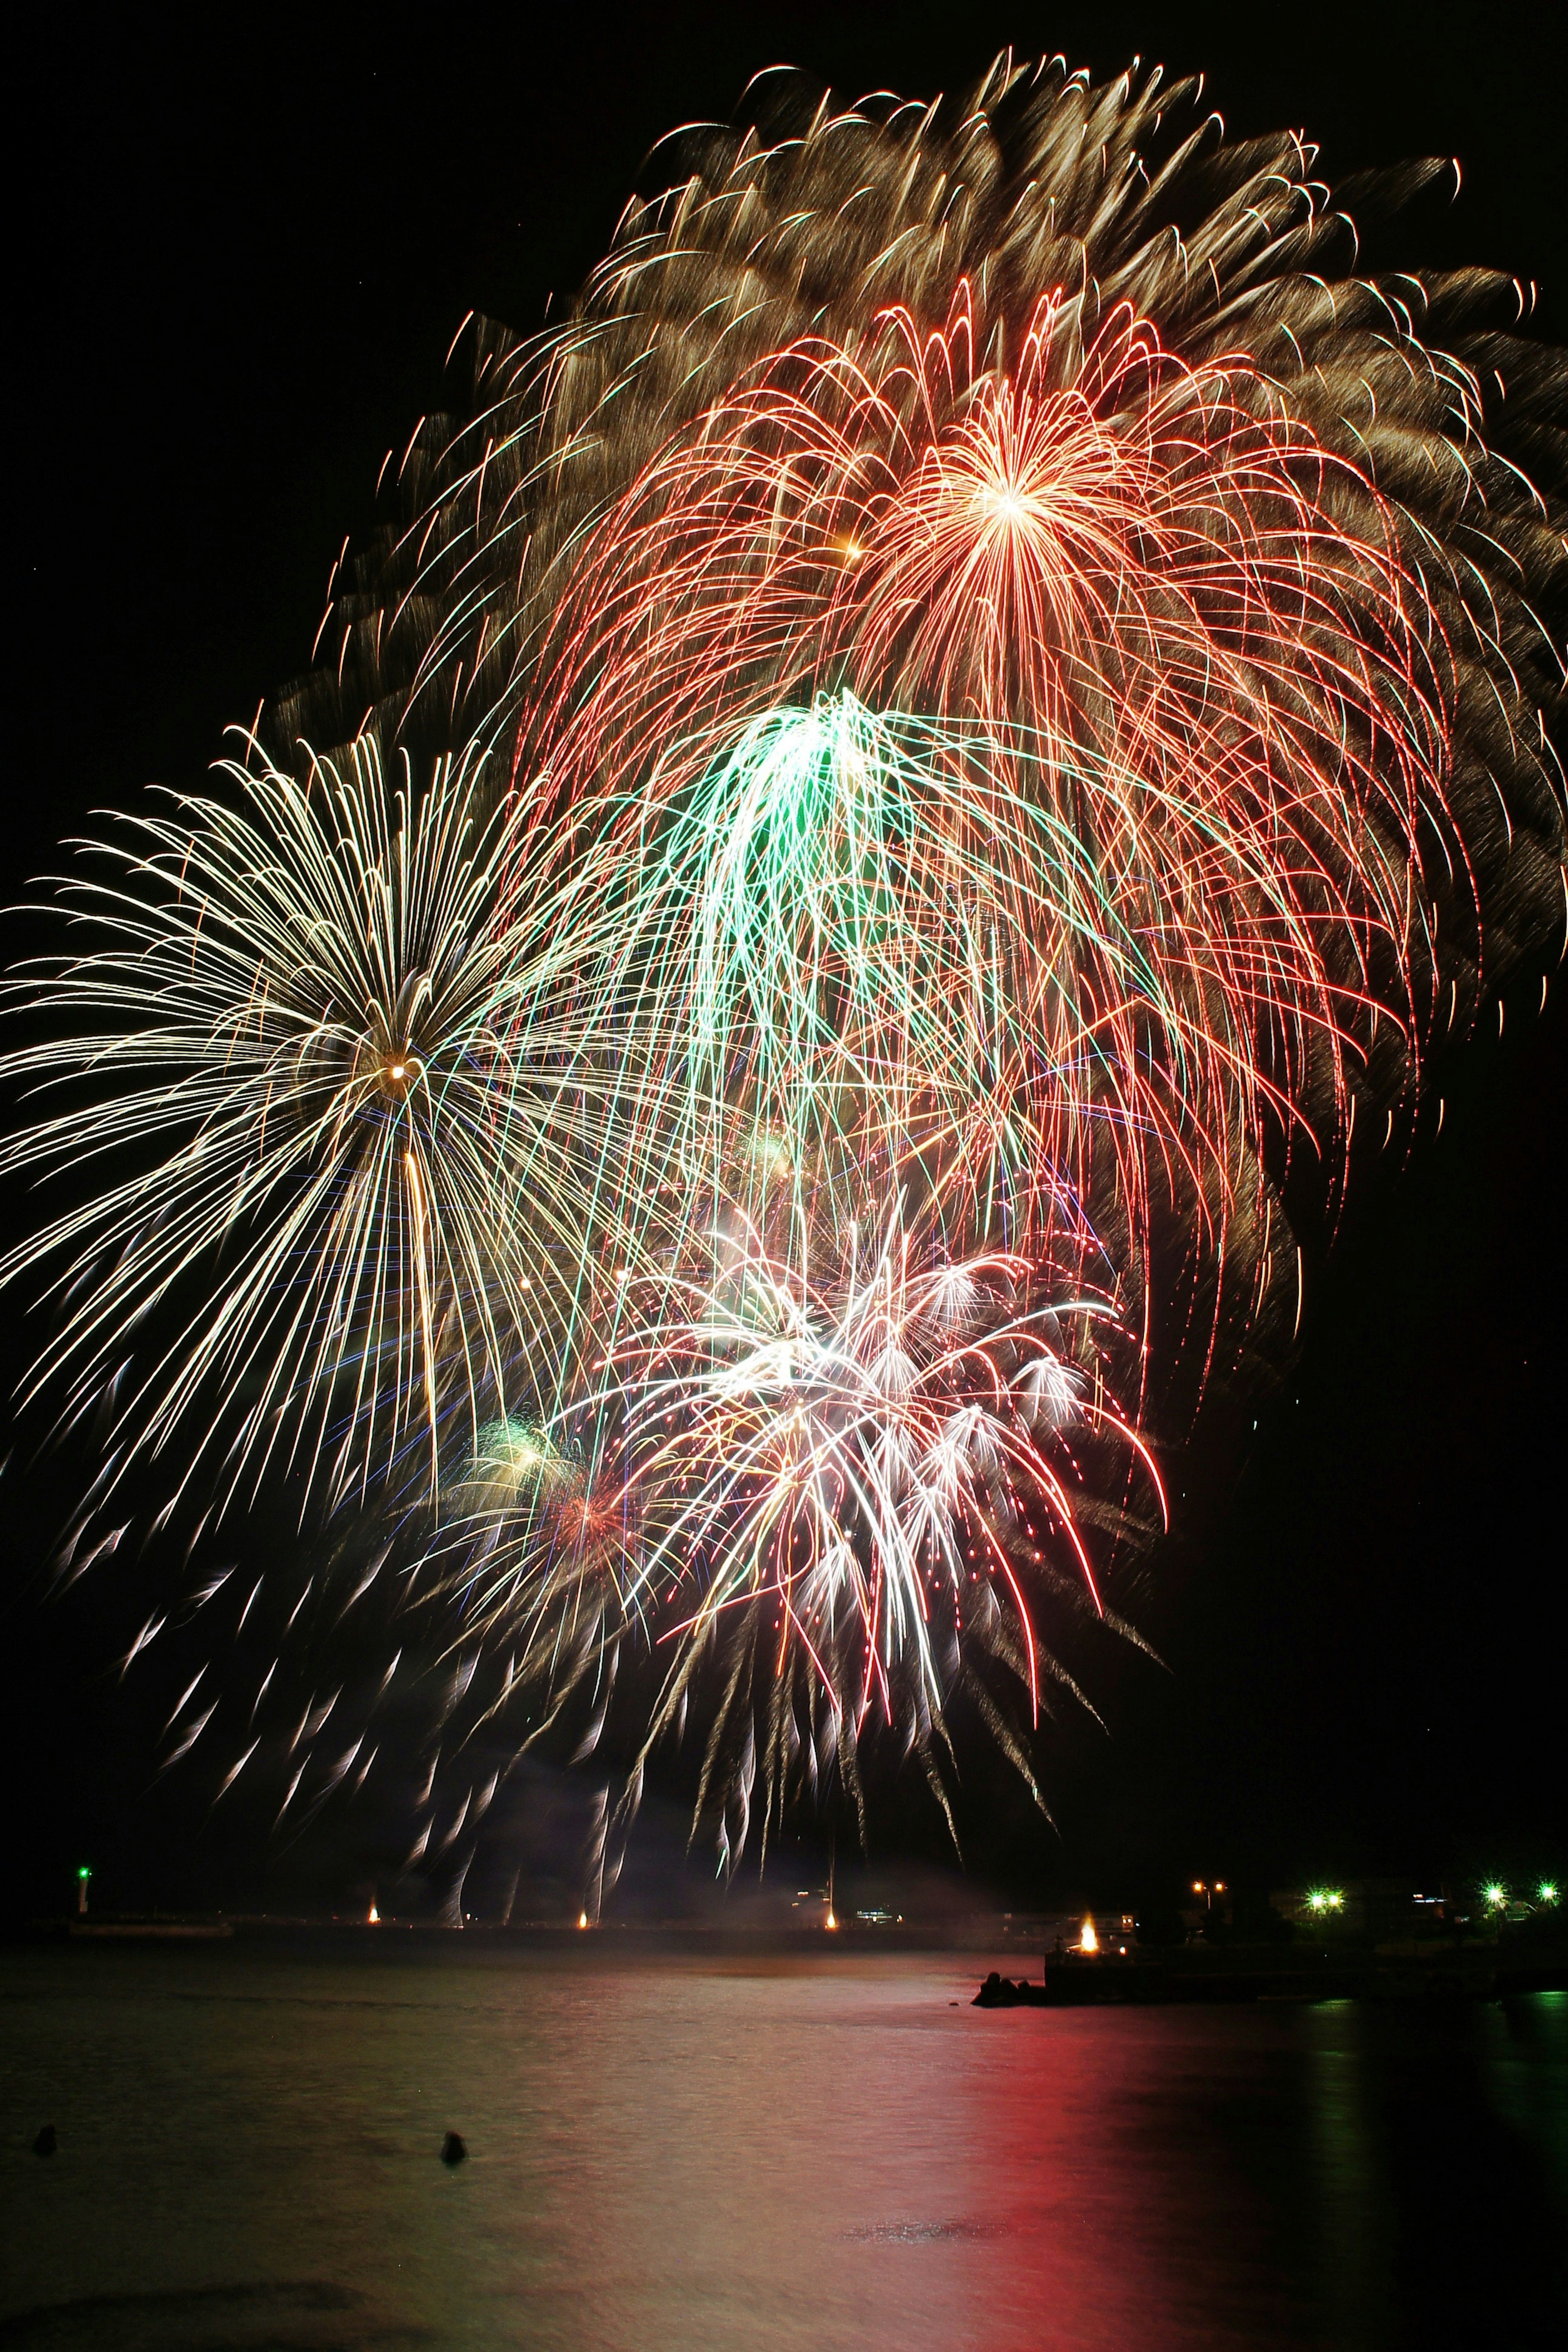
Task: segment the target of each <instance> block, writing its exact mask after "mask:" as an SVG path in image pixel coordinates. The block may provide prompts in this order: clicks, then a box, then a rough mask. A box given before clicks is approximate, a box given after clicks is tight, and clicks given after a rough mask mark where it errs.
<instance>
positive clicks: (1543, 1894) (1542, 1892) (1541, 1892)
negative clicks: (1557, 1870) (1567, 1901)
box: [1535, 1878, 1557, 1905]
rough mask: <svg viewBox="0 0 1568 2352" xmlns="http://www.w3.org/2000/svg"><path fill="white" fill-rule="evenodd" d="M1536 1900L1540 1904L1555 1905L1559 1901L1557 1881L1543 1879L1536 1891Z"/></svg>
mask: <svg viewBox="0 0 1568 2352" xmlns="http://www.w3.org/2000/svg"><path fill="white" fill-rule="evenodd" d="M1535 1899H1536V1901H1537V1902H1538V1903H1545V1904H1548V1905H1550V1904H1553V1903H1555V1902H1556V1900H1557V1882H1556V1880H1555V1879H1552V1878H1543V1879H1542V1882H1541V1884H1540V1885H1539V1886H1538V1887H1537V1888H1536V1890H1535Z"/></svg>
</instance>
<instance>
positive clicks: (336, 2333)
mask: <svg viewBox="0 0 1568 2352" xmlns="http://www.w3.org/2000/svg"><path fill="white" fill-rule="evenodd" d="M983 1965H988V1963H985V1962H983V1961H981V1960H978V1959H977V1960H975V1961H967V1962H964V1963H963V1964H959V1963H955V1962H953V1961H952V1960H950V1959H945V1958H913V1959H910V1958H898V1959H873V1958H857V1957H849V1958H844V1957H839V1958H835V1959H834V1960H832V1961H824V1962H816V1963H813V1964H812V1965H809V1966H805V1965H791V1964H788V1963H784V1962H777V1963H767V1964H763V1965H748V1964H742V1963H698V1962H695V1961H689V1960H688V1961H680V1960H675V1961H662V1962H659V1963H658V1964H649V1965H645V1966H632V1967H626V1966H612V1965H607V1964H604V1963H601V1964H599V1965H591V1964H589V1963H588V1961H587V1960H586V1958H578V1957H577V1956H575V1955H574V1958H573V1962H572V1963H571V1964H564V1963H559V1962H551V1963H541V1962H537V1961H527V1960H522V1961H520V1960H518V1959H517V1958H507V1957H505V1956H496V1955H493V1954H489V1953H486V1952H483V1951H476V1950H475V1949H474V1948H473V1947H472V1946H471V1945H470V1946H468V1947H461V1946H458V1945H456V1944H454V1946H453V1947H452V1948H450V1949H449V1950H447V1952H446V1953H445V1954H444V1955H443V1956H441V1957H439V1958H415V1957H405V1956H402V1955H399V1954H397V1953H395V1952H393V1953H389V1954H387V1955H384V1956H382V1957H378V1958H375V1959H374V1960H365V1959H359V1958H355V1959H345V1958H331V1959H326V1958H321V1957H320V1956H319V1955H318V1956H310V1955H302V1956H296V1957H293V1958H289V1957H267V1958H258V1957H256V1956H255V1955H253V1954H252V1953H249V1952H247V1951H246V1950H244V1949H242V1948H240V1949H236V1948H230V1949H226V1950H220V1951H206V1952H190V1953H180V1954H174V1955H171V1956H163V1955H155V1954H148V1953H133V1952H102V1951H99V1952H82V1951H79V1950H77V1951H68V1952H60V1953H47V1954H46V1953H29V1954H26V1955H20V1956H17V1955H13V1956H10V1957H9V1958H6V1959H5V1961H4V1963H3V1964H0V1995H3V1996H4V1997H5V2000H4V2013H5V2018H6V2040H7V2044H8V2046H9V2049H10V2050H11V2052H12V2053H14V2054H15V2058H16V2063H12V2064H10V2065H9V2066H8V2068H7V2070H6V2073H7V2078H8V2079H7V2083H6V2089H5V2108H6V2122H5V2150H4V2157H3V2161H4V2163H5V2170H6V2175H7V2178H6V2180H5V2206H6V2211H7V2215H8V2233H7V2234H8V2248H7V2252H5V2255H4V2256H3V2257H0V2259H3V2260H4V2262H5V2272H4V2273H3V2276H4V2290H3V2296H0V2312H4V2313H7V2314H10V2315H12V2316H11V2317H10V2318H9V2320H7V2321H3V2322H0V2344H9V2343H39V2344H51V2345H59V2346H72V2347H75V2346H87V2345H98V2344H104V2345H113V2346H115V2347H129V2352H136V2347H139V2346H140V2345H142V2344H146V2345H149V2346H152V2345H157V2346H159V2347H180V2346H191V2347H194V2346H196V2345H200V2346H203V2347H216V2346H220V2345H223V2346H227V2345H234V2346H253V2347H259V2346H261V2345H264V2344H265V2345H267V2346H269V2347H306V2346H310V2347H316V2346H337V2347H358V2346H369V2345H376V2346H384V2345H393V2346H395V2345H402V2344H407V2345H410V2346H414V2345H417V2346H429V2347H446V2346H448V2345H462V2346H465V2347H490V2346H496V2347H504V2346H519V2345H521V2346H541V2347H562V2352H586V2347H595V2352H619V2347H627V2352H632V2347H636V2352H647V2347H666V2346H668V2347H682V2352H685V2347H692V2352H697V2348H698V2347H736V2346H745V2347H767V2352H786V2347H807V2346H809V2347H811V2352H825V2347H837V2346H842V2347H857V2352H879V2347H899V2352H907V2347H927V2346H929V2347H940V2352H965V2347H974V2352H1036V2347H1044V2346H1054V2345H1058V2344H1060V2345H1064V2346H1065V2345H1069V2344H1070V2345H1072V2346H1075V2347H1093V2346H1101V2345H1103V2346H1110V2345H1116V2346H1118V2347H1124V2346H1127V2345H1129V2344H1135V2343H1142V2344H1148V2345H1154V2346H1158V2347H1174V2352H1183V2347H1207V2346H1224V2345H1236V2346H1243V2345H1247V2346H1251V2345H1270V2346H1272V2345H1281V2346H1295V2345H1312V2346H1318V2345H1321V2346H1334V2347H1342V2346H1345V2347H1353V2346H1361V2345H1366V2346H1369V2347H1370V2346H1377V2347H1384V2346H1387V2345H1393V2344H1398V2343H1401V2342H1404V2341H1410V2342H1417V2341H1419V2342H1421V2343H1423V2344H1424V2345H1430V2344H1432V2343H1434V2342H1442V2341H1452V2340H1456V2339H1457V2338H1463V2339H1464V2340H1467V2341H1468V2342H1473V2343H1482V2344H1484V2343H1498V2344H1504V2343H1507V2344H1515V2343H1521V2344H1530V2343H1533V2342H1541V2343H1545V2342H1548V2341H1552V2340H1555V2339H1554V2338H1553V2337H1552V2335H1551V2332H1550V2331H1551V2328H1552V2324H1553V2322H1554V2321H1555V2319H1556V2317H1557V2315H1558V2314H1559V2313H1560V2312H1561V2311H1562V2309H1563V2307H1564V2297H1565V2294H1568V2280H1565V2279H1564V2276H1563V2266H1562V2263H1563V2258H1562V2255H1561V2252H1560V2251H1559V2249H1560V2247H1561V2244H1562V2242H1563V2238H1564V2235H1565V2234H1568V2233H1564V2232H1563V2229H1562V2221H1563V2199H1564V2191H1565V2188H1568V2120H1565V2119H1568V2098H1565V2096H1564V2093H1565V2091H1568V2002H1565V2001H1564V2000H1562V1999H1561V1998H1560V1997H1558V1996H1551V1995H1543V1996H1537V1997H1535V1998H1534V1999H1533V2000H1529V2001H1522V2002H1518V2003H1510V2004H1506V2005H1493V2006H1486V2007H1472V2006H1466V2005H1461V2004H1456V2005H1455V2006H1454V2007H1453V2008H1452V2009H1451V2010H1448V2009H1426V2008H1416V2007H1414V2006H1412V2007H1409V2008H1387V2009H1376V2008H1373V2007H1368V2006H1358V2005H1355V2004H1351V2003H1343V2004H1332V2005H1323V2006H1321V2007H1318V2008H1293V2007H1292V2008H1287V2007H1269V2006H1268V2005H1260V2006H1259V2007H1258V2008H1254V2009H1231V2010H1215V2011H1203V2010H1194V2009H1176V2010H1170V2011H1153V2010H1137V2011H1119V2012H1108V2013H1097V2012H1095V2011H1085V2010H1077V2011H1059V2012H1053V2011H997V2012H989V2013H987V2012H982V2011H973V2010H971V2009H970V2008H968V2006H967V2005H966V2004H967V1996H968V1993H969V1992H970V1990H972V1989H973V1983H974V1981H975V1977H976V1974H977V1971H978V1969H979V1968H980V1967H981V1966H983ZM955 2002H957V2003H962V2004H963V2005H961V2006H951V2005H950V2004H952V2003H955ZM45 2120H52V2121H54V2122H55V2123H57V2125H58V2127H59V2133H60V2154H59V2156H58V2158H54V2159H51V2160H49V2161H47V2162H44V2161H40V2160H39V2159H37V2158H33V2157H31V2156H30V2155H29V2154H27V2153H26V2150H27V2147H28V2143H29V2142H30V2140H31V2137H32V2135H33V2133H34V2132H36V2131H37V2127H38V2125H39V2124H40V2123H41V2122H42V2121H45ZM448 2126H456V2127H457V2128H458V2129H459V2130H461V2131H462V2133H463V2135H464V2137H465V2138H466V2139H467V2141H468V2147H469V2149H470V2152H471V2155H470V2161H469V2162H468V2164H466V2165H464V2166H462V2167H461V2168H458V2170H457V2171H456V2172H449V2171H447V2168H444V2167H443V2166H442V2165H441V2164H440V2163H439V2162H438V2161H437V2151H438V2149H439V2147H440V2141H441V2136H442V2133H443V2132H444V2131H445V2130H446V2129H447V2127H448ZM16 2223H19V2224H20V2226H19V2227H16V2228H11V2227H9V2224H16Z"/></svg>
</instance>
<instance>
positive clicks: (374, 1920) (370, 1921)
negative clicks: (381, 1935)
mask: <svg viewBox="0 0 1568 2352" xmlns="http://www.w3.org/2000/svg"><path fill="white" fill-rule="evenodd" d="M380 1925H381V1914H380V1912H379V1911H378V1910H377V1909H376V1907H375V1906H374V1903H373V1904H372V1905H371V1906H370V1914H369V1916H368V1917H367V1919H366V1920H365V1926H366V1927H380Z"/></svg>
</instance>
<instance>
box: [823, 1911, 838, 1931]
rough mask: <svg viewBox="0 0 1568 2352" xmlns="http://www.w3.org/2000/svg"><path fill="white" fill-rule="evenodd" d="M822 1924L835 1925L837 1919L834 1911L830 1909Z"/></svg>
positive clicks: (832, 1926) (833, 1926)
mask: <svg viewBox="0 0 1568 2352" xmlns="http://www.w3.org/2000/svg"><path fill="white" fill-rule="evenodd" d="M822 1924H823V1926H824V1927H829V1928H835V1927H837V1925H838V1921H837V1917H836V1916H835V1915H834V1913H833V1912H831V1911H830V1912H829V1913H828V1915H827V1916H826V1919H825V1920H824V1921H823V1923H822Z"/></svg>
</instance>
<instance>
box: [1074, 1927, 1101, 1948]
mask: <svg viewBox="0 0 1568 2352" xmlns="http://www.w3.org/2000/svg"><path fill="white" fill-rule="evenodd" d="M1078 1948H1079V1951H1080V1952H1098V1951H1099V1949H1100V1937H1099V1935H1098V1934H1097V1933H1096V1931H1095V1925H1094V1921H1093V1920H1092V1919H1086V1920H1085V1921H1084V1923H1083V1927H1082V1930H1081V1932H1080V1933H1079V1939H1078Z"/></svg>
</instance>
